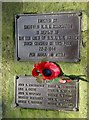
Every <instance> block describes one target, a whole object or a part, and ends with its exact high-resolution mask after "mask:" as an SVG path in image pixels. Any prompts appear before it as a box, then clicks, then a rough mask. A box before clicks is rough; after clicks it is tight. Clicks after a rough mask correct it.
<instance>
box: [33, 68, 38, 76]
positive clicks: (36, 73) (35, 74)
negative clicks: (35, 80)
mask: <svg viewBox="0 0 89 120" xmlns="http://www.w3.org/2000/svg"><path fill="white" fill-rule="evenodd" d="M32 75H33V76H34V77H36V76H38V75H39V72H37V69H36V68H34V69H33V70H32Z"/></svg>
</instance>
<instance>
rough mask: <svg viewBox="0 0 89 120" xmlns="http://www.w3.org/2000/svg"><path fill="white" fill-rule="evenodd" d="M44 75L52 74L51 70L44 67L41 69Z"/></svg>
mask: <svg viewBox="0 0 89 120" xmlns="http://www.w3.org/2000/svg"><path fill="white" fill-rule="evenodd" d="M42 73H43V75H44V76H51V75H52V71H51V70H50V69H44V70H43V71H42Z"/></svg>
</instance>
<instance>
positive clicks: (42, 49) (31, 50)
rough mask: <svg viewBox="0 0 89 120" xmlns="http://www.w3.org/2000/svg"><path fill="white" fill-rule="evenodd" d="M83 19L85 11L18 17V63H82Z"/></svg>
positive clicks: (16, 28)
mask: <svg viewBox="0 0 89 120" xmlns="http://www.w3.org/2000/svg"><path fill="white" fill-rule="evenodd" d="M81 16H82V14H81V12H63V13H50V14H19V15H16V17H15V26H16V27H15V31H16V58H17V60H19V61H27V60H31V61H40V60H41V59H43V58H48V61H55V62H56V61H66V62H78V61H79V60H80V39H81V35H80V34H81Z"/></svg>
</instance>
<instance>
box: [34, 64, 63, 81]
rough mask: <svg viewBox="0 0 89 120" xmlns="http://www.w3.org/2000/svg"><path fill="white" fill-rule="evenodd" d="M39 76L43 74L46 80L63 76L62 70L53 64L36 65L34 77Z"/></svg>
mask: <svg viewBox="0 0 89 120" xmlns="http://www.w3.org/2000/svg"><path fill="white" fill-rule="evenodd" d="M39 74H42V77H43V79H44V80H53V79H54V78H56V77H58V76H60V75H61V68H60V67H59V66H58V65H56V64H55V63H53V62H41V63H36V64H35V65H34V69H33V70H32V75H33V76H34V77H37V76H38V75H39Z"/></svg>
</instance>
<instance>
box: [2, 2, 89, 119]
mask: <svg viewBox="0 0 89 120" xmlns="http://www.w3.org/2000/svg"><path fill="white" fill-rule="evenodd" d="M2 5H3V9H2V17H3V21H2V22H3V24H2V32H3V34H2V62H3V73H2V77H3V82H2V84H3V91H2V92H3V118H87V83H86V82H83V81H80V86H79V93H80V96H79V111H78V112H62V111H60V112H59V111H50V110H47V111H45V110H33V109H20V108H15V107H14V102H13V101H14V76H16V75H25V74H27V75H31V70H32V67H33V64H34V63H33V62H16V61H15V60H14V48H15V45H14V43H15V42H14V41H15V40H14V34H15V33H14V16H15V15H16V14H18V13H44V12H45V13H46V12H52V11H53V12H59V11H80V10H82V12H83V18H82V40H83V43H84V46H83V45H82V44H81V61H80V62H79V63H64V62H61V63H58V64H60V66H61V67H62V68H63V70H64V72H65V73H66V74H75V75H79V74H86V67H87V47H89V45H88V44H87V24H86V23H87V4H86V3H75V2H72V3H56V2H55V3H30V2H29V3H3V4H2ZM87 45H88V46H87Z"/></svg>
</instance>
